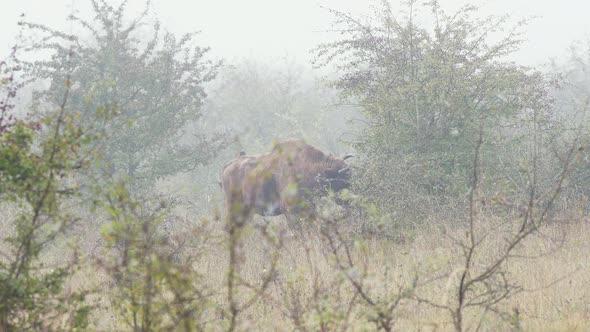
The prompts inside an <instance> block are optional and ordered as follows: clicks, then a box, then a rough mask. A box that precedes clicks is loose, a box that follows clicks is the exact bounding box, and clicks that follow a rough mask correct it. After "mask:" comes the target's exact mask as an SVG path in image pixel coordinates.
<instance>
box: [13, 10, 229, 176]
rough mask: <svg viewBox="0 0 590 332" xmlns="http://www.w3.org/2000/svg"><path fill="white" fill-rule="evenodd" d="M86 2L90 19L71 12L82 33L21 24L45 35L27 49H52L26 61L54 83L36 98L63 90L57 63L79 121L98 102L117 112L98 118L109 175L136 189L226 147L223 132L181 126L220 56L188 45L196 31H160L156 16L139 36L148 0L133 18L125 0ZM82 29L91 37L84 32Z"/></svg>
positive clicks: (196, 111)
mask: <svg viewBox="0 0 590 332" xmlns="http://www.w3.org/2000/svg"><path fill="white" fill-rule="evenodd" d="M91 3H92V7H93V9H94V14H95V17H94V18H93V19H92V20H85V19H83V18H81V17H78V16H75V15H71V16H70V17H69V20H71V21H72V22H73V23H74V24H78V26H80V27H81V31H80V32H79V33H72V34H68V33H65V32H61V31H57V30H54V29H51V28H50V27H47V26H43V25H39V24H34V23H28V22H26V23H24V25H25V26H26V27H28V28H29V29H30V30H31V31H39V32H40V33H42V35H43V36H44V37H43V38H42V39H41V40H40V41H39V42H38V43H36V44H34V45H33V46H32V47H30V48H29V51H31V52H39V51H51V52H52V55H51V58H50V60H49V61H45V60H40V61H33V62H29V63H25V68H26V70H27V72H28V74H29V75H30V77H31V79H48V80H50V82H51V85H50V87H49V89H47V90H46V91H41V92H40V93H38V94H37V102H38V104H40V105H42V104H43V103H49V104H51V105H53V104H56V103H58V102H59V97H60V96H61V95H63V92H64V89H65V88H64V86H63V84H62V82H63V81H64V71H63V70H62V69H63V68H71V81H72V91H71V96H70V104H71V105H72V107H74V108H76V109H79V110H80V111H81V112H82V117H81V122H82V123H88V122H91V123H94V119H92V117H91V114H92V113H93V112H94V110H96V109H97V108H105V107H107V108H108V109H115V110H117V113H118V114H117V116H116V117H115V118H113V119H111V120H110V121H107V122H105V123H104V124H102V126H103V128H104V131H105V137H108V140H107V141H105V142H103V143H102V145H103V148H102V153H103V155H104V159H105V160H106V162H107V167H106V170H105V171H106V175H107V176H112V175H115V174H117V175H123V176H125V177H128V178H129V181H131V183H132V184H133V185H134V186H136V187H137V188H146V187H147V186H148V185H151V184H153V183H154V182H155V181H156V180H158V179H160V178H162V177H164V176H167V175H170V174H175V173H176V172H179V171H185V170H189V169H191V168H193V167H195V166H196V165H198V164H204V163H207V162H208V161H209V160H210V159H211V158H212V156H214V155H215V154H216V153H217V152H218V151H219V150H220V149H221V147H223V146H224V144H225V143H226V136H225V135H224V134H220V133H216V134H214V135H212V136H210V137H204V136H203V135H198V134H197V135H194V137H190V138H187V137H185V129H186V128H187V127H188V126H190V124H191V123H194V122H195V121H197V120H198V119H199V118H200V117H201V116H202V112H201V106H202V103H203V99H204V98H205V97H206V93H205V90H204V87H203V85H204V84H205V83H206V82H209V81H211V80H212V79H213V78H214V77H215V75H216V73H217V68H218V67H219V65H220V63H218V62H213V61H211V60H206V54H207V52H208V50H209V49H208V48H202V47H198V46H196V47H192V46H191V44H192V43H193V40H194V37H195V34H194V33H188V34H185V35H183V36H181V37H180V38H178V37H176V36H174V35H173V34H171V33H168V32H166V33H163V34H162V33H161V31H160V30H161V28H160V24H159V23H158V22H157V21H156V22H155V23H153V24H152V25H151V27H152V29H153V35H152V37H151V38H150V39H149V40H147V42H145V43H144V42H143V40H142V31H144V30H142V29H140V27H142V25H144V24H145V23H144V21H145V20H146V17H147V14H148V9H149V2H148V4H147V5H146V10H145V11H144V12H143V13H142V14H141V15H139V17H137V18H135V19H134V20H132V21H131V22H127V21H126V20H125V17H124V14H125V4H126V2H123V3H122V4H121V5H120V6H118V7H113V6H111V5H109V4H107V2H106V1H103V0H91ZM86 35H89V36H91V40H85V39H84V38H83V37H82V36H86ZM144 44H145V45H144ZM69 53H71V54H72V57H71V59H72V60H71V62H70V63H65V62H64V61H65V60H64V59H65V57H64V55H66V54H69ZM180 141H185V142H186V141H188V142H186V143H185V144H179V143H178V142H180Z"/></svg>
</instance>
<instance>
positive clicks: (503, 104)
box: [316, 1, 554, 219]
mask: <svg viewBox="0 0 590 332" xmlns="http://www.w3.org/2000/svg"><path fill="white" fill-rule="evenodd" d="M405 9H406V11H405V15H404V16H403V17H402V18H398V16H396V15H395V14H394V13H393V11H392V9H391V7H390V5H389V3H387V2H386V1H384V2H383V5H382V7H381V8H380V9H379V10H378V11H376V13H375V16H374V18H372V19H369V20H366V21H365V20H361V19H357V18H354V17H351V16H349V15H347V14H345V13H341V12H337V11H332V12H333V13H334V15H335V17H336V24H337V27H339V31H340V32H341V35H342V37H341V39H339V40H337V41H334V42H330V43H326V44H323V45H320V46H319V47H318V48H317V49H316V54H317V58H316V65H317V66H326V65H328V64H332V65H334V66H336V68H337V70H338V71H339V72H340V73H341V75H340V76H339V78H338V79H337V80H335V81H334V82H333V85H334V86H335V87H336V88H337V89H338V90H339V91H340V92H341V94H342V97H343V98H345V99H347V100H351V101H353V102H356V103H358V104H359V105H360V106H361V107H362V111H363V113H364V115H365V119H366V121H367V124H366V126H365V127H364V128H363V129H362V130H360V131H358V132H357V135H356V137H354V139H353V140H352V142H351V143H352V144H353V145H354V146H355V147H356V149H357V151H358V152H359V153H360V159H361V160H362V167H361V168H360V169H359V172H360V173H361V174H359V176H360V178H361V181H360V183H359V186H358V187H359V189H360V190H361V191H362V192H363V193H365V194H368V195H370V196H372V197H376V198H378V199H379V200H380V203H381V205H382V206H386V207H389V208H392V207H394V208H395V207H396V208H395V209H394V211H407V209H409V208H411V207H412V206H416V205H421V206H424V207H425V208H424V209H423V212H424V215H421V216H417V217H418V219H420V217H424V216H426V215H428V213H429V212H430V211H431V210H430V209H429V207H433V206H440V205H441V204H443V205H445V204H449V203H450V204H453V203H455V204H456V203H457V198H459V202H464V201H465V199H466V196H465V193H467V191H468V188H469V177H470V170H471V164H470V162H469V160H470V158H469V155H470V154H471V151H472V150H473V147H474V142H476V141H477V136H478V133H479V127H480V125H483V128H484V129H485V132H486V133H485V134H486V137H487V139H486V140H485V143H484V146H482V156H483V157H482V158H485V159H488V160H487V161H486V165H489V167H492V166H493V167H495V169H496V172H494V173H490V174H489V175H490V178H489V182H490V183H491V184H493V183H496V182H500V181H499V178H503V177H504V176H503V174H502V173H504V172H505V170H506V169H509V170H515V169H517V167H515V166H517V165H518V162H520V161H521V160H520V159H519V158H520V156H522V154H520V155H515V154H513V153H511V151H514V150H523V151H524V155H527V154H528V151H526V147H527V145H526V144H528V143H529V142H528V141H527V140H526V138H527V135H528V130H529V128H530V126H529V125H530V124H531V123H532V122H536V123H537V124H538V125H541V126H546V122H547V119H548V117H549V116H550V110H551V98H549V96H548V93H549V88H550V87H551V86H552V85H553V83H554V82H553V81H552V80H550V79H548V78H547V77H546V76H545V75H544V74H541V73H540V72H537V71H534V70H532V69H530V68H527V67H523V66H519V65H516V64H514V63H510V62H508V61H506V60H505V57H506V56H507V55H509V54H511V53H512V52H514V51H516V50H517V49H518V47H519V45H520V43H521V40H520V39H519V38H518V37H519V31H520V28H521V27H522V26H523V25H524V24H525V23H526V21H521V22H518V23H517V24H516V25H515V26H514V27H509V26H508V28H507V25H508V18H507V17H488V18H484V19H477V18H475V15H476V11H477V8H476V7H474V6H466V7H463V8H462V9H460V10H459V11H458V12H456V13H453V14H447V13H446V12H444V11H443V10H442V8H441V7H440V5H439V3H438V2H437V1H429V2H427V3H425V4H424V5H421V3H419V2H418V1H409V2H406V3H405ZM421 10H424V11H427V12H429V13H430V14H429V15H428V14H424V13H423V12H421ZM425 19H426V20H431V21H433V25H434V27H433V29H429V28H428V25H427V24H426V23H420V22H423V21H424V20H425ZM499 33H501V38H498V36H497V35H498V34H499ZM492 40H495V41H493V42H492ZM482 121H483V124H482ZM531 121H532V122H531ZM511 172H512V171H511ZM512 174H514V173H512ZM509 175H511V174H509ZM517 178H518V177H517ZM509 184H510V185H511V186H512V187H511V188H510V190H514V191H517V190H518V189H519V188H521V187H522V183H509ZM384 193H386V194H384ZM519 193H522V192H519Z"/></svg>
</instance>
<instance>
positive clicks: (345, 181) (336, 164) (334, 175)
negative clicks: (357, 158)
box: [319, 155, 352, 205]
mask: <svg viewBox="0 0 590 332" xmlns="http://www.w3.org/2000/svg"><path fill="white" fill-rule="evenodd" d="M351 157H352V155H345V156H344V157H342V158H334V160H333V162H332V165H331V166H330V167H329V168H327V169H326V170H324V172H323V174H320V177H319V179H320V184H321V187H322V189H323V190H325V191H333V192H335V193H338V192H340V191H342V190H344V189H350V187H351V183H350V180H351V178H352V171H351V169H350V166H349V165H347V164H346V163H345V162H344V161H345V160H346V159H348V158H351ZM336 203H338V204H339V205H345V202H343V201H342V200H341V199H339V198H337V199H336Z"/></svg>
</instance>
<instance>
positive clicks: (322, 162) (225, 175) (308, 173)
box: [221, 139, 352, 222]
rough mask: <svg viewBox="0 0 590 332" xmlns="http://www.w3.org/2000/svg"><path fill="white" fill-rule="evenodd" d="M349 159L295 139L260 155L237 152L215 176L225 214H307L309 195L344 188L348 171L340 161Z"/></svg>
mask: <svg viewBox="0 0 590 332" xmlns="http://www.w3.org/2000/svg"><path fill="white" fill-rule="evenodd" d="M350 157H352V156H351V155H346V156H344V157H342V158H338V157H335V156H333V155H331V154H325V153H323V152H322V151H320V150H318V149H317V148H315V147H313V146H311V145H309V144H306V143H305V141H303V140H301V139H288V140H286V141H283V142H280V143H277V144H275V146H274V147H273V149H272V151H271V152H269V153H266V154H260V155H252V156H249V155H246V154H245V153H244V152H241V153H240V154H239V155H238V156H236V158H235V159H233V160H232V161H230V162H229V163H227V164H226V165H225V167H224V168H223V171H222V173H221V187H222V189H223V192H224V194H225V205H226V209H227V213H228V215H229V216H230V217H232V218H234V219H235V220H236V221H241V222H243V221H245V220H247V219H249V218H250V217H251V216H252V215H253V214H259V215H262V216H277V215H281V214H301V213H306V214H307V216H311V215H313V213H314V208H313V204H312V203H311V202H312V198H313V196H314V195H322V194H326V193H327V192H328V190H333V191H334V192H339V191H341V190H343V189H348V188H350V177H351V170H350V167H349V166H348V165H347V164H346V163H345V162H344V161H345V160H346V159H347V158H350ZM338 203H339V204H342V202H341V201H338Z"/></svg>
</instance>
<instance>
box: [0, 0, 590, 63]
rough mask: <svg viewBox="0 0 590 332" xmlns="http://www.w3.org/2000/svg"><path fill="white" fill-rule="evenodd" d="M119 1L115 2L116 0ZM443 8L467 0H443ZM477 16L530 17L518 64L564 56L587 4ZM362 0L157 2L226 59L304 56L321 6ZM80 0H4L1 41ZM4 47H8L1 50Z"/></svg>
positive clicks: (157, 9)
mask: <svg viewBox="0 0 590 332" xmlns="http://www.w3.org/2000/svg"><path fill="white" fill-rule="evenodd" d="M115 3H118V2H115ZM440 3H441V5H442V6H443V8H445V9H447V10H448V11H449V12H452V11H453V10H455V9H457V8H458V7H459V6H462V5H465V4H471V3H473V2H472V1H462V0H443V1H440ZM476 3H480V4H481V5H482V7H483V10H482V11H481V13H480V14H481V15H489V14H494V15H504V14H509V15H511V16H512V17H513V18H514V19H520V18H527V17H534V19H533V20H532V21H531V23H530V24H529V25H528V27H527V28H526V34H525V36H524V37H525V39H526V40H527V42H526V44H524V45H523V47H522V49H521V50H520V51H519V52H518V53H517V54H515V55H514V60H515V61H518V62H519V63H522V64H527V65H538V64H542V63H545V62H547V61H548V60H549V59H550V58H554V57H560V56H563V55H564V53H565V50H566V49H567V48H568V47H569V46H570V45H571V44H572V43H573V42H575V41H579V40H584V39H585V38H586V37H587V36H588V33H590V23H589V21H588V14H587V13H588V12H590V2H587V1H581V0H562V1H552V0H495V1H493V0H490V1H479V2H476ZM370 4H371V2H370V1H364V0H356V1H354V0H332V1H329V0H323V1H321V0H320V1H317V0H298V1H291V0H249V1H241V0H220V1H212V0H211V1H204V0H199V1H183V0H165V1H164V0H155V1H153V9H152V12H153V13H157V15H158V17H159V18H160V19H161V21H162V23H163V26H164V27H165V28H167V29H169V30H170V31H172V32H175V33H185V32H188V31H201V36H200V37H199V41H201V42H202V45H208V46H210V47H211V48H212V51H213V54H215V55H216V56H218V57H223V58H227V59H232V58H240V57H252V58H258V59H261V58H262V59H265V58H266V59H268V58H280V57H285V56H289V57H294V58H296V59H298V60H299V61H301V62H306V61H308V60H309V57H310V56H309V50H310V49H311V48H313V47H315V46H316V45H317V44H318V43H319V42H322V41H325V40H327V39H329V36H330V33H327V32H326V31H328V30H329V29H330V28H331V24H330V22H331V20H332V16H331V15H330V13H328V11H327V10H326V9H325V8H332V9H336V10H340V11H346V12H350V13H352V14H355V15H356V14H358V15H363V14H367V13H370V12H371V8H370ZM128 7H129V13H133V12H135V13H139V12H141V11H142V10H143V7H144V4H143V2H142V1H137V0H132V1H129V5H128ZM88 9H89V6H88V2H87V1H84V0H52V1H40V0H3V1H2V10H0V45H4V49H6V47H7V46H9V45H13V43H14V36H15V35H16V34H17V32H18V27H17V22H18V20H19V19H20V14H22V13H24V14H25V15H26V18H27V19H28V20H30V21H33V22H38V23H43V24H47V25H50V26H52V27H61V28H63V29H64V30H65V31H67V29H68V25H67V23H66V22H65V18H66V17H67V15H69V14H70V13H71V12H72V11H74V12H79V13H80V14H81V15H82V16H84V14H85V13H86V14H87V13H88V12H89V11H88ZM3 52H6V51H3Z"/></svg>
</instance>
